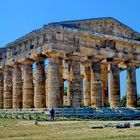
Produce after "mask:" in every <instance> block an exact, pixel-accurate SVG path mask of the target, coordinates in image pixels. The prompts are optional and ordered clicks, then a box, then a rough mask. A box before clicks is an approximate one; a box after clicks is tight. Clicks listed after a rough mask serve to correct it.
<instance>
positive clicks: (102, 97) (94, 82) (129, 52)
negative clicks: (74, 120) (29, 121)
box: [0, 17, 140, 109]
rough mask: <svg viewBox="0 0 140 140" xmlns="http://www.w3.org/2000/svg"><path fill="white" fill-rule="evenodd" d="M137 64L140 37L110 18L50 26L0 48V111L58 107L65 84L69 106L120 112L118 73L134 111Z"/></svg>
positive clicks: (139, 55)
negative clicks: (121, 73) (124, 77)
mask: <svg viewBox="0 0 140 140" xmlns="http://www.w3.org/2000/svg"><path fill="white" fill-rule="evenodd" d="M46 61H47V62H48V67H46ZM139 66H140V34H139V33H138V32H136V31H134V30H133V29H131V28H130V27H128V26H126V25H124V24H122V23H121V22H119V21H118V20H116V19H114V18H111V17H106V18H94V19H85V20H74V21H64V22H56V23H50V24H48V25H44V26H43V27H42V28H40V29H37V30H34V31H32V32H30V33H28V34H26V35H25V36H23V37H21V38H19V39H17V40H16V41H14V42H12V43H9V44H7V45H6V46H4V47H1V48H0V108H1V109H22V108H23V109H24V108H51V107H54V108H61V107H63V106H64V81H67V83H68V84H67V86H68V89H67V101H68V104H69V106H71V107H74V108H78V107H81V106H87V107H93V108H102V107H107V105H108V103H110V108H119V107H120V72H121V71H122V70H126V71H127V81H126V82H127V87H126V88H127V90H126V91H127V93H126V95H127V107H128V108H136V107H137V103H136V100H137V83H136V68H137V67H139ZM33 67H34V69H33ZM108 73H110V86H109V85H108ZM109 87H110V89H109ZM109 91H110V92H109ZM109 94H110V95H109ZM109 97H110V101H109Z"/></svg>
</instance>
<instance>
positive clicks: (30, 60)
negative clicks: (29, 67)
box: [18, 58, 34, 64]
mask: <svg viewBox="0 0 140 140" xmlns="http://www.w3.org/2000/svg"><path fill="white" fill-rule="evenodd" d="M18 63H20V64H33V63H34V60H33V59H30V58H26V59H25V58H23V59H22V60H20V61H18Z"/></svg>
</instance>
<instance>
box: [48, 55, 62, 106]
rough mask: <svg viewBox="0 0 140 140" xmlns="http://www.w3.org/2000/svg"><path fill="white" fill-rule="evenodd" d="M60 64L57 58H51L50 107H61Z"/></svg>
mask: <svg viewBox="0 0 140 140" xmlns="http://www.w3.org/2000/svg"><path fill="white" fill-rule="evenodd" d="M58 64H59V62H58V58H57V57H51V58H49V67H48V107H49V108H52V107H54V108H55V107H56V108H57V107H60V79H59V65H58Z"/></svg>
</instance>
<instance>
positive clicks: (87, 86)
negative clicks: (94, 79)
mask: <svg viewBox="0 0 140 140" xmlns="http://www.w3.org/2000/svg"><path fill="white" fill-rule="evenodd" d="M90 105H91V68H90V67H87V66H86V67H85V72H84V106H90Z"/></svg>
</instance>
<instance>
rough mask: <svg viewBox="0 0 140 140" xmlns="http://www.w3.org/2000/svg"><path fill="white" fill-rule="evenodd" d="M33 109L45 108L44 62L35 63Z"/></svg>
mask: <svg viewBox="0 0 140 140" xmlns="http://www.w3.org/2000/svg"><path fill="white" fill-rule="evenodd" d="M34 89H35V91H34V107H35V108H44V107H45V104H46V102H45V64H44V61H38V62H36V71H35V88H34Z"/></svg>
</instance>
